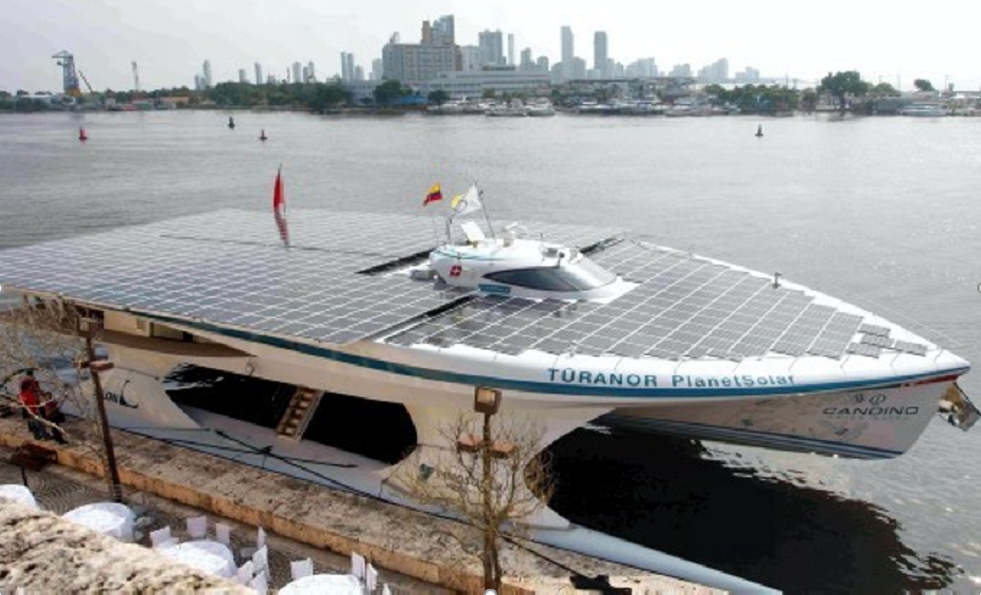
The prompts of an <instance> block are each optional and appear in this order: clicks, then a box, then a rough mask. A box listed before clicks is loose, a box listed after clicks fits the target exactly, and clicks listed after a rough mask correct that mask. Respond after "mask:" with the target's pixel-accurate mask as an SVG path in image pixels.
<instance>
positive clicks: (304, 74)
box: [300, 66, 310, 83]
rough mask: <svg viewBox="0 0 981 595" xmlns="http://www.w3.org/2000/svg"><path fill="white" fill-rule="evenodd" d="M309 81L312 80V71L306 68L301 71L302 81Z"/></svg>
mask: <svg viewBox="0 0 981 595" xmlns="http://www.w3.org/2000/svg"><path fill="white" fill-rule="evenodd" d="M309 80H310V69H309V68H307V67H306V66H304V67H303V68H302V69H301V70H300V81H301V82H304V83H306V82H308V81H309Z"/></svg>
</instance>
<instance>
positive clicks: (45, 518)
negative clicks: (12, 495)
mask: <svg viewBox="0 0 981 595" xmlns="http://www.w3.org/2000/svg"><path fill="white" fill-rule="evenodd" d="M17 589H23V590H24V592H26V593H107V592H110V593H152V592H161V591H167V592H182V593H252V591H251V590H249V589H246V588H244V587H242V586H240V585H238V584H235V583H232V582H229V581H227V580H224V579H221V578H218V577H213V576H210V575H206V574H203V573H201V572H199V571H197V570H193V569H191V568H187V567H185V566H182V565H180V564H178V563H175V562H173V561H171V560H168V559H167V558H164V557H162V556H160V555H159V554H157V553H156V552H154V551H153V550H151V549H148V548H145V547H141V546H138V545H133V544H128V543H122V542H120V541H118V540H116V539H113V538H112V537H109V536H106V535H102V534H101V533H98V532H96V531H93V530H91V529H88V528H86V527H83V526H80V525H77V524H75V523H72V522H70V521H66V520H64V519H62V518H61V517H59V516H56V515H54V514H52V513H50V512H46V511H43V510H38V509H35V508H30V507H28V506H24V505H21V504H18V503H16V502H13V501H10V500H7V499H5V498H0V592H2V593H14V592H17Z"/></svg>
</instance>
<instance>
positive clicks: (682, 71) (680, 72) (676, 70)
mask: <svg viewBox="0 0 981 595" xmlns="http://www.w3.org/2000/svg"><path fill="white" fill-rule="evenodd" d="M668 76H670V77H673V78H691V64H675V65H674V67H673V68H672V69H671V74H669V75H668Z"/></svg>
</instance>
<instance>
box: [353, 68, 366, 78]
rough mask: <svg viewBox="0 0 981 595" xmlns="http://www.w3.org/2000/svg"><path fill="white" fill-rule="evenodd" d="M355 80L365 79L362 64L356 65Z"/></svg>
mask: <svg viewBox="0 0 981 595" xmlns="http://www.w3.org/2000/svg"><path fill="white" fill-rule="evenodd" d="M354 80H356V81H363V80H364V68H361V67H360V66H355V67H354Z"/></svg>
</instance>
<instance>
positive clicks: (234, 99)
mask: <svg viewBox="0 0 981 595" xmlns="http://www.w3.org/2000/svg"><path fill="white" fill-rule="evenodd" d="M913 84H914V86H915V87H916V88H917V89H918V90H920V91H934V87H933V85H932V83H931V82H930V81H929V80H926V79H916V80H915V81H914V82H913ZM705 92H706V93H707V94H708V95H709V96H710V97H712V98H713V99H712V101H713V102H714V103H716V104H725V105H731V106H735V107H738V108H739V109H740V111H742V112H743V113H775V112H781V111H792V110H798V109H803V110H807V111H812V110H814V109H815V108H816V107H817V104H818V102H819V100H820V98H821V96H822V95H824V96H828V97H830V98H831V100H832V103H833V105H834V106H835V107H836V108H837V109H839V110H840V111H842V112H845V111H849V110H851V111H856V112H862V111H871V101H872V100H874V99H880V98H884V97H897V96H899V92H898V91H897V90H896V89H895V88H894V87H893V86H892V85H890V84H889V83H879V84H876V85H873V84H872V83H869V82H868V81H865V80H863V79H862V76H861V74H859V73H858V72H857V71H854V70H849V71H839V72H835V73H830V72H829V73H828V75H827V76H825V77H824V78H823V79H822V80H821V83H820V84H819V85H818V86H817V87H816V88H808V89H803V90H798V89H792V88H789V87H787V86H784V85H753V84H748V85H743V86H739V87H735V88H731V89H728V88H725V87H722V86H721V85H709V86H707V87H706V88H705ZM29 95H30V94H29V93H28V92H27V91H24V90H18V91H17V92H16V93H15V94H11V93H9V92H7V91H2V90H0V110H9V111H24V112H30V111H44V110H48V109H63V107H64V106H63V105H60V104H58V103H54V104H51V103H49V102H47V101H43V100H38V99H32V98H30V97H29ZM49 95H50V94H49ZM163 97H186V98H187V105H188V107H200V106H207V105H214V106H216V107H250V108H254V107H289V108H298V109H308V110H311V111H315V112H319V113H324V112H327V111H329V110H331V109H333V108H336V107H338V106H341V105H352V104H353V103H354V102H353V101H352V96H351V94H350V93H349V92H348V91H347V90H346V89H345V88H344V86H343V85H342V84H341V83H340V82H339V81H336V80H334V81H330V82H325V83H276V84H265V85H253V84H249V83H233V82H228V83H218V84H217V85H215V86H214V87H210V88H208V89H204V90H200V91H197V90H192V89H189V88H188V87H173V88H170V89H157V90H154V91H148V92H140V93H135V92H132V91H113V90H112V89H107V90H106V91H104V92H102V93H96V94H94V96H84V95H83V96H81V97H78V98H76V101H77V102H78V103H80V104H85V103H91V102H101V101H103V100H105V99H110V98H111V99H113V100H115V102H116V103H118V104H126V103H130V102H131V101H133V100H134V99H148V100H159V99H161V98H163ZM448 99H449V95H448V94H447V93H446V92H445V91H434V92H432V93H430V94H429V96H428V97H426V98H422V97H420V96H419V95H418V94H417V93H416V92H415V91H414V90H413V89H412V88H411V87H409V86H407V85H403V84H402V83H400V82H399V81H394V80H388V81H384V82H382V83H381V84H380V85H378V86H376V87H375V89H374V91H373V93H372V97H371V99H368V100H362V103H363V104H366V105H370V104H374V105H376V106H382V107H389V106H394V105H408V104H418V103H425V102H426V101H427V100H428V103H433V104H442V103H444V102H445V101H447V100H448ZM68 101H70V100H68Z"/></svg>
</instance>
